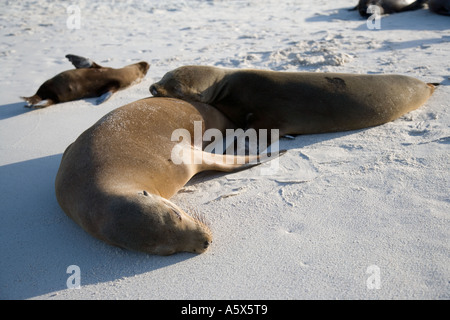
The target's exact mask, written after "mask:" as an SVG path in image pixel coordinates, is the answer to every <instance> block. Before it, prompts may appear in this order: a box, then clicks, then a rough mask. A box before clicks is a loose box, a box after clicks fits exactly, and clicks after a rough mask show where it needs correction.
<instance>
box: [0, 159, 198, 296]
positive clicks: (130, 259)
mask: <svg viewBox="0 0 450 320" xmlns="http://www.w3.org/2000/svg"><path fill="white" fill-rule="evenodd" d="M61 157H62V154H58V155H52V156H47V157H43V158H37V159H32V160H27V161H22V162H17V163H13V164H8V165H4V166H0V177H1V184H0V201H1V204H2V207H1V213H0V241H1V244H2V245H1V246H0V256H1V259H0V299H27V298H33V297H36V296H40V295H44V294H48V293H51V292H54V291H60V290H64V289H67V284H66V283H67V279H68V277H69V276H70V275H71V274H67V267H68V266H70V265H77V266H79V267H80V269H81V285H82V286H84V285H89V284H96V283H101V282H108V281H113V280H116V279H120V278H122V277H127V276H134V275H136V274H141V273H146V272H151V271H153V270H156V269H159V268H164V267H166V266H169V265H173V264H176V263H179V262H182V261H185V260H187V259H190V258H193V257H195V255H193V254H188V253H186V254H184V253H183V254H176V255H172V256H168V257H161V256H152V255H147V254H143V253H138V252H131V251H127V250H122V249H120V248H116V247H112V246H109V245H107V244H105V243H103V242H101V241H99V240H97V239H95V238H93V237H92V236H90V235H89V234H87V233H86V232H85V231H84V230H82V229H81V228H80V227H79V226H78V225H76V224H75V223H74V222H73V221H72V220H71V219H70V218H68V217H67V216H66V215H65V214H64V212H63V211H62V209H61V208H60V207H59V205H58V203H57V201H56V197H55V192H54V179H55V177H56V172H57V170H58V167H59V163H60V161H61Z"/></svg>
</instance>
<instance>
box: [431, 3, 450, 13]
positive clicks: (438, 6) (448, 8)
mask: <svg viewBox="0 0 450 320" xmlns="http://www.w3.org/2000/svg"><path fill="white" fill-rule="evenodd" d="M428 8H429V9H430V10H431V11H432V12H434V13H437V14H442V15H446V16H449V15H450V0H429V1H428Z"/></svg>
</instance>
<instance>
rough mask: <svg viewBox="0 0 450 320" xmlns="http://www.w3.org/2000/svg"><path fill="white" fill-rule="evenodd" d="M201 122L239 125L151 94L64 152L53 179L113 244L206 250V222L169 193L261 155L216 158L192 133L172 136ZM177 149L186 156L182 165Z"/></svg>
mask: <svg viewBox="0 0 450 320" xmlns="http://www.w3.org/2000/svg"><path fill="white" fill-rule="evenodd" d="M195 121H199V122H200V127H201V129H202V132H205V130H206V129H210V128H214V129H216V130H219V131H220V132H225V129H233V128H235V126H234V124H233V123H232V122H231V121H230V120H228V119H227V118H226V117H225V116H224V115H223V114H222V113H221V112H220V111H218V110H217V109H215V108H213V107H211V106H208V105H205V104H202V103H188V102H185V101H182V100H177V99H168V98H147V99H143V100H139V101H136V102H133V103H130V104H128V105H126V106H123V107H120V108H118V109H115V110H113V111H112V112H110V113H108V114H107V115H105V116H104V117H103V118H101V119H100V120H99V121H98V122H97V123H95V124H94V125H93V126H92V127H90V128H89V129H87V130H86V131H85V132H84V133H82V134H81V135H80V136H79V137H78V139H77V140H76V141H75V142H74V143H72V144H71V145H70V146H69V147H68V148H67V149H66V151H65V152H64V154H63V157H62V160H61V165H60V167H59V170H58V173H57V176H56V181H55V188H56V197H57V200H58V202H59V204H60V206H61V208H62V209H63V210H64V212H65V213H66V214H67V215H68V216H69V217H71V218H72V219H73V220H74V221H75V222H76V223H78V224H79V225H80V226H81V227H82V228H83V229H85V230H86V231H87V232H88V233H90V234H91V235H93V236H95V237H97V238H99V239H101V240H103V241H106V242H107V243H110V244H112V245H116V246H119V247H122V248H127V249H131V250H137V251H143V252H147V253H152V254H160V255H169V254H172V253H175V252H180V251H187V252H194V253H202V252H204V251H205V250H206V249H207V248H208V246H209V245H210V243H211V239H212V236H211V232H210V230H209V229H208V227H207V226H206V225H205V224H204V223H202V222H201V221H200V220H198V219H196V218H194V217H192V216H189V215H188V214H187V213H186V212H184V211H183V210H182V209H181V208H179V207H178V206H176V205H175V204H174V203H172V202H170V201H169V200H167V199H169V198H170V197H171V196H173V195H174V194H175V193H176V192H177V191H178V190H179V189H180V188H181V187H183V186H184V185H185V184H186V182H187V181H188V180H189V179H190V178H191V177H192V176H194V175H195V174H196V173H198V172H201V171H205V170H219V171H228V172H230V171H235V170H238V169H243V168H248V167H250V166H253V165H255V163H254V162H253V161H254V160H259V159H260V157H257V156H250V157H249V156H241V157H239V156H226V155H221V154H220V155H215V156H214V155H213V154H211V153H208V152H204V151H202V146H201V145H200V148H195V143H194V141H193V140H191V139H190V138H189V139H187V138H186V139H183V140H182V141H181V142H179V141H178V140H179V139H178V137H176V138H175V139H173V137H172V135H173V134H174V132H175V131H176V130H180V129H182V130H185V131H186V132H188V136H189V137H191V138H192V137H194V136H195V134H196V133H195V130H196V129H195V125H194V122H195ZM197 124H198V122H197ZM187 140H188V141H187ZM205 144H206V143H204V144H203V147H204V146H205ZM176 148H178V149H177V151H176V155H177V156H178V155H179V154H180V151H181V153H183V156H184V157H185V158H186V156H187V160H188V161H184V162H182V163H179V162H178V164H176V163H177V160H176V159H175V157H174V150H175V149H176ZM238 163H243V164H238Z"/></svg>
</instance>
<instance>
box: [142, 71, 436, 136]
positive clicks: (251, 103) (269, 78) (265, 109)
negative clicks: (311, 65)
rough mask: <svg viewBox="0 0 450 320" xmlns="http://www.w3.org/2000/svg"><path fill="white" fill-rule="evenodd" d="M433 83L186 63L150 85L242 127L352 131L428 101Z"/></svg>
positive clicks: (395, 77) (157, 93)
mask: <svg viewBox="0 0 450 320" xmlns="http://www.w3.org/2000/svg"><path fill="white" fill-rule="evenodd" d="M433 90H434V85H432V84H427V83H424V82H422V81H420V80H418V79H415V78H412V77H408V76H403V75H363V74H344V73H315V72H276V71H264V70H251V69H225V68H217V67H208V66H184V67H180V68H177V69H175V70H173V71H170V72H168V73H167V74H166V75H164V77H163V78H162V79H161V80H160V81H159V82H157V83H155V84H153V85H151V86H150V92H151V93H152V94H153V95H154V96H160V97H175V98H179V99H183V100H187V101H199V102H203V103H207V104H210V105H212V106H214V107H216V108H217V109H219V110H220V111H222V112H223V113H224V114H225V115H226V116H227V117H228V118H230V119H231V120H232V121H234V122H235V123H236V125H237V126H238V127H241V128H253V129H279V133H280V136H282V135H287V134H313V133H323V132H335V131H346V130H356V129H362V128H367V127H372V126H377V125H380V124H383V123H386V122H389V121H392V120H394V119H396V118H398V117H400V116H401V115H403V114H405V113H407V112H409V111H412V110H414V109H416V108H418V107H419V106H421V105H422V104H424V103H425V101H427V99H428V98H429V97H430V95H431V94H432V92H433Z"/></svg>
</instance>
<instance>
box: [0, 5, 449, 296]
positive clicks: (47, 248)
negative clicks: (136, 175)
mask: <svg viewBox="0 0 450 320" xmlns="http://www.w3.org/2000/svg"><path fill="white" fill-rule="evenodd" d="M356 2H357V1H356V0H354V1H350V0H337V1H325V0H319V1H301V0H298V1H275V0H263V1H256V0H247V1H243V0H236V1H220V0H216V1H213V0H210V1H206V0H186V1H175V0H168V1H156V0H148V1H133V0H128V1H125V0H124V1H74V2H71V3H67V2H65V1H56V0H55V1H52V0H38V1H24V0H18V1H6V0H2V1H1V5H0V41H1V47H0V70H2V72H1V73H2V77H1V78H0V203H1V206H0V243H1V246H0V257H1V259H0V299H20V300H22V299H39V300H40V299H44V300H47V299H173V300H181V299H182V300H184V299H210V300H216V299H233V300H241V299H257V300H259V299H262V300H263V299H274V300H278V299H283V300H285V299H286V300H303V299H343V300H344V299H345V300H346V299H408V300H412V299H431V300H436V299H450V259H449V258H450V241H449V240H450V237H449V236H450V193H449V189H450V160H449V154H450V147H449V146H450V112H449V101H450V78H449V77H450V63H449V61H450V18H449V17H448V16H440V15H437V14H434V13H432V12H430V11H429V10H428V9H427V8H424V9H420V10H417V11H411V12H404V13H398V14H391V15H386V16H383V17H381V19H379V20H378V22H379V28H378V29H377V28H374V27H375V25H371V24H370V23H369V24H368V23H367V20H366V19H364V18H361V17H360V16H359V14H358V12H357V11H348V9H349V8H351V7H354V6H355V5H356ZM68 53H72V54H76V55H80V56H84V57H89V58H91V59H92V60H94V61H96V62H97V63H99V64H101V65H104V66H108V67H114V68H118V67H122V66H124V65H127V64H131V63H135V62H138V61H142V60H144V61H147V62H148V63H149V64H150V65H151V67H150V70H149V72H148V74H147V76H146V77H145V79H144V80H143V81H142V82H140V83H139V84H137V85H134V86H132V87H130V88H128V89H126V90H123V91H119V92H117V93H115V94H114V95H113V96H112V97H111V98H110V99H109V100H108V101H106V102H105V103H103V104H101V105H96V104H95V99H85V100H79V101H73V102H67V103H61V104H57V105H53V106H50V107H48V108H44V109H39V110H30V109H28V108H24V105H25V102H23V101H22V100H21V99H20V97H21V96H30V95H33V94H34V93H35V92H36V90H37V89H38V87H39V86H40V85H41V84H42V83H43V82H44V81H45V80H47V79H49V78H51V77H53V76H54V75H56V74H57V73H59V72H62V71H64V70H68V69H71V68H72V65H71V64H70V62H69V61H67V59H66V58H65V55H66V54H68ZM191 64H194V65H212V66H219V67H227V68H257V69H271V70H276V71H286V72H289V71H309V72H346V73H358V74H390V73H396V74H403V75H408V76H413V77H416V78H418V79H420V80H422V81H424V82H433V83H440V84H441V85H440V86H439V87H438V88H437V90H436V91H435V92H434V94H433V95H432V96H431V98H430V99H429V100H428V101H427V102H426V104H425V105H424V106H422V107H421V108H419V109H417V110H415V111H413V112H410V113H408V114H406V115H404V116H402V117H401V118H399V119H397V120H395V121H393V122H390V123H387V124H385V125H382V126H378V127H374V128H368V129H364V130H356V131H349V132H338V133H328V134H316V135H304V136H296V137H295V139H286V138H282V139H281V140H280V149H287V150H288V151H287V153H286V154H285V155H283V156H282V157H280V159H279V168H278V170H276V172H274V173H273V174H271V175H261V174H259V172H260V171H259V170H260V167H255V168H252V169H249V170H245V171H241V172H236V173H232V174H224V173H217V172H208V173H202V174H200V175H199V176H196V177H194V178H193V179H192V180H191V181H190V182H189V183H188V184H187V185H186V186H185V187H184V188H183V189H182V190H180V192H179V193H178V194H176V195H175V196H174V197H173V198H172V199H171V201H173V202H174V203H176V204H177V205H178V206H180V207H182V208H183V209H184V210H186V211H187V212H193V211H197V212H199V213H200V214H201V215H202V216H204V218H205V220H206V221H208V224H209V225H210V227H211V230H212V232H213V236H214V241H213V244H212V245H211V247H210V248H209V249H208V251H206V252H205V253H203V254H201V255H195V254H190V253H181V254H175V255H172V256H166V257H162V256H153V255H147V254H144V253H139V252H131V251H127V250H123V249H120V248H116V247H112V246H110V245H108V244H106V243H103V242H101V241H99V240H97V239H95V238H93V237H92V236H90V235H89V234H87V233H86V232H85V231H84V230H82V229H81V228H80V227H79V226H78V225H76V224H75V223H74V222H73V221H72V220H71V219H70V218H68V217H67V216H66V215H65V214H64V212H63V211H62V209H61V208H60V207H59V205H58V203H57V201H56V197H55V191H54V180H55V176H56V172H57V170H58V167H59V163H60V161H61V156H62V153H63V152H64V150H65V149H66V147H67V146H68V145H69V144H70V143H72V142H73V141H74V140H75V139H76V138H77V137H78V136H79V135H80V134H81V133H82V132H83V131H85V130H86V129H87V128H88V127H90V126H91V125H92V124H94V123H95V122H96V121H97V120H98V119H100V118H101V117H102V116H103V115H105V114H107V113H108V112H110V111H111V110H114V109H116V108H118V107H120V106H123V105H125V104H127V103H129V102H132V101H135V100H138V99H141V98H145V97H148V96H150V92H149V86H150V85H151V84H152V83H154V82H156V81H158V80H159V79H161V77H162V76H163V75H164V74H165V73H166V72H168V71H170V70H172V69H174V68H177V67H179V66H182V65H191ZM265 165H268V164H263V165H262V166H261V167H263V166H265ZM70 266H77V267H78V269H76V270H78V271H73V270H74V269H70V268H69V267H70ZM68 268H69V269H68ZM77 272H78V273H77ZM74 273H76V275H77V276H78V278H77V280H79V285H80V286H79V288H75V289H74V288H71V286H72V285H73V284H74V283H75V284H77V283H76V282H73V281H72V280H73V277H72V276H73V275H74ZM71 277H72V278H71Z"/></svg>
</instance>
